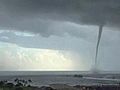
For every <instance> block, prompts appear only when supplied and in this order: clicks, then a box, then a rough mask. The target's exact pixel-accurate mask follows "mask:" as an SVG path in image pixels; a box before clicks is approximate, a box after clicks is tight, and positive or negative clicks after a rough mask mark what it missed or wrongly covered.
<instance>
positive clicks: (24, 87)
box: [0, 78, 32, 90]
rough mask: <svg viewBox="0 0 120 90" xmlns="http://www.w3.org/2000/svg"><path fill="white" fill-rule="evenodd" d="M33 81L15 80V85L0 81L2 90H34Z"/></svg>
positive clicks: (0, 89)
mask: <svg viewBox="0 0 120 90" xmlns="http://www.w3.org/2000/svg"><path fill="white" fill-rule="evenodd" d="M30 83H32V80H21V79H17V78H16V79H15V80H14V84H13V83H10V82H8V81H0V90H32V87H31V85H30Z"/></svg>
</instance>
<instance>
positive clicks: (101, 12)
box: [0, 0, 120, 36]
mask: <svg viewBox="0 0 120 90" xmlns="http://www.w3.org/2000/svg"><path fill="white" fill-rule="evenodd" d="M0 19H1V20H0V27H1V28H7V29H13V28H14V29H17V30H21V31H24V30H28V31H30V32H31V31H32V32H35V33H36V32H37V33H41V34H42V35H43V36H49V35H51V34H53V33H52V31H49V29H48V27H49V23H51V22H52V21H51V22H47V21H48V20H57V21H69V22H73V23H80V24H90V25H101V24H104V25H108V26H111V27H112V26H119V24H120V20H119V19H120V1H119V0H84V1H83V0H0ZM41 19H42V20H43V21H46V22H43V21H41ZM41 26H45V28H42V29H41ZM45 33H47V34H45Z"/></svg>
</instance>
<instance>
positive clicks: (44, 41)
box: [0, 0, 120, 71]
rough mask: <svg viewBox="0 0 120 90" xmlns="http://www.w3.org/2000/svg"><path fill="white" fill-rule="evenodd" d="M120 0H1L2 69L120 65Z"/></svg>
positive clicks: (103, 67)
mask: <svg viewBox="0 0 120 90" xmlns="http://www.w3.org/2000/svg"><path fill="white" fill-rule="evenodd" d="M119 24H120V0H0V70H1V71H4V70H42V71H44V70H45V71H46V70H54V71H59V70H91V69H92V67H93V66H94V63H95V50H96V44H97V37H98V30H99V26H100V25H103V32H102V37H101V41H100V45H99V46H100V47H99V52H98V62H97V63H98V68H99V69H100V70H111V71H118V70H119V69H120V65H119V63H120V60H119V59H120V47H119V46H120V31H119V30H120V27H119V26H120V25H119Z"/></svg>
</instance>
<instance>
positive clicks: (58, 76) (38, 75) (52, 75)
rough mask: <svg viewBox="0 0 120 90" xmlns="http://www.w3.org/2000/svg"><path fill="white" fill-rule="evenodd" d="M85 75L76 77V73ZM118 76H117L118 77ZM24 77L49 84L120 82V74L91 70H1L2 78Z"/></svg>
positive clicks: (37, 83) (37, 84) (10, 80)
mask: <svg viewBox="0 0 120 90" xmlns="http://www.w3.org/2000/svg"><path fill="white" fill-rule="evenodd" d="M79 74H80V75H83V76H84V77H83V78H81V77H75V76H74V75H79ZM113 76H114V79H113ZM116 77H117V78H116ZM16 78H18V79H24V80H29V79H31V80H32V83H30V84H31V85H34V86H39V87H40V86H48V85H50V84H68V85H72V86H74V85H96V84H98V85H101V84H118V83H119V82H120V75H119V74H110V73H107V74H96V75H95V74H94V75H93V74H91V73H90V72H71V71H70V72H34V71H33V72H17V71H16V72H15V71H13V72H0V80H7V81H9V82H14V80H15V79H16Z"/></svg>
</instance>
